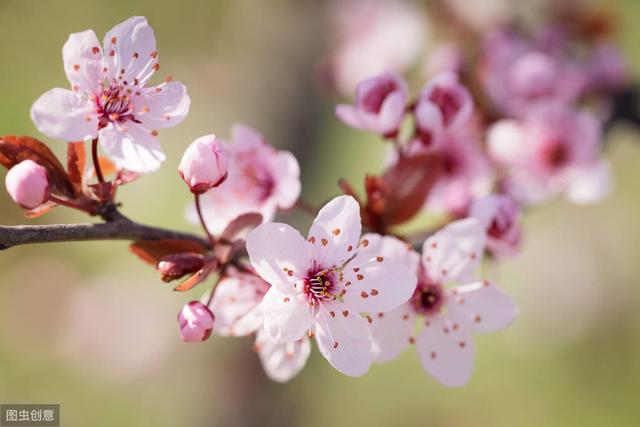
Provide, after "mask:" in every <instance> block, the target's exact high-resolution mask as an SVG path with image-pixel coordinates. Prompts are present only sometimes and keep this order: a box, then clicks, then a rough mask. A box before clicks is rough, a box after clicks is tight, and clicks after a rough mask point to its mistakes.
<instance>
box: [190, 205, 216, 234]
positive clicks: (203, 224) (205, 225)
mask: <svg viewBox="0 0 640 427" xmlns="http://www.w3.org/2000/svg"><path fill="white" fill-rule="evenodd" d="M194 195H195V198H196V212H198V218H199V219H200V224H201V225H202V228H203V229H204V232H205V233H206V234H207V237H208V238H209V241H210V242H211V246H215V241H216V240H215V239H214V238H213V235H212V234H211V232H210V231H209V229H208V228H207V223H206V222H205V221H204V217H203V216H202V208H201V207H200V195H199V194H194Z"/></svg>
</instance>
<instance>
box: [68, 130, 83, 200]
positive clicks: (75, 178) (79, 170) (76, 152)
mask: <svg viewBox="0 0 640 427" xmlns="http://www.w3.org/2000/svg"><path fill="white" fill-rule="evenodd" d="M86 160H87V153H86V150H85V147H84V142H82V141H81V142H70V143H69V144H68V145H67V174H68V176H69V181H70V182H71V184H72V185H73V188H74V189H75V191H76V194H78V193H80V192H82V181H83V178H84V171H85V166H86Z"/></svg>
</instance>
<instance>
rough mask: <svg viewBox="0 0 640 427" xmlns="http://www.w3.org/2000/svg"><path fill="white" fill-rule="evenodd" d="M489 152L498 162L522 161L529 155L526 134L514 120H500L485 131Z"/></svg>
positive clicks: (516, 162) (515, 162)
mask: <svg viewBox="0 0 640 427" xmlns="http://www.w3.org/2000/svg"><path fill="white" fill-rule="evenodd" d="M487 143H488V146H489V152H490V153H491V155H492V156H493V158H494V159H496V160H497V161H499V162H502V163H507V164H518V163H523V162H525V161H526V160H527V158H528V157H529V155H528V149H530V147H527V145H530V144H527V141H526V135H525V132H524V130H523V129H522V126H521V125H520V124H518V122H516V121H515V120H501V121H499V122H497V123H496V124H494V125H493V126H491V127H490V128H489V131H488V133H487Z"/></svg>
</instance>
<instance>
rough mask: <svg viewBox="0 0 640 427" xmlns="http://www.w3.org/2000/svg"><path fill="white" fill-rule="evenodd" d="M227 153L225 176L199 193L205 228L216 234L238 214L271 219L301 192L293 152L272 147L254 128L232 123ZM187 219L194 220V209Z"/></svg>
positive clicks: (298, 170) (291, 205)
mask: <svg viewBox="0 0 640 427" xmlns="http://www.w3.org/2000/svg"><path fill="white" fill-rule="evenodd" d="M224 148H225V151H226V153H227V167H228V176H227V179H226V180H225V181H224V182H223V183H222V184H221V185H220V186H218V187H216V188H214V189H212V190H209V191H208V192H206V193H204V194H203V195H201V196H200V203H201V205H202V213H203V216H204V220H205V222H206V224H207V228H208V229H209V230H210V231H211V232H212V233H214V234H218V233H220V232H222V231H223V230H224V228H225V227H226V226H227V224H229V222H231V221H232V220H234V219H235V218H237V217H238V216H239V215H242V214H245V213H250V212H256V213H259V214H261V215H262V217H263V220H264V221H265V222H266V221H271V220H272V219H273V217H274V215H275V213H276V210H277V209H278V208H280V209H289V208H291V207H293V205H294V204H295V202H296V200H298V196H299V195H300V189H301V185H300V166H299V165H298V161H297V160H296V159H295V157H294V156H293V154H291V153H290V152H288V151H278V150H276V149H274V148H273V147H272V146H271V145H269V143H268V142H267V141H266V140H265V138H264V137H263V136H262V135H261V134H259V133H258V132H256V131H255V130H254V129H252V128H250V127H248V126H243V125H235V126H233V128H232V129H231V141H230V142H229V143H225V144H224ZM187 214H188V216H189V219H190V220H191V221H192V222H194V223H197V221H198V220H197V216H196V213H195V209H193V208H192V209H190V210H189V211H188V213H187Z"/></svg>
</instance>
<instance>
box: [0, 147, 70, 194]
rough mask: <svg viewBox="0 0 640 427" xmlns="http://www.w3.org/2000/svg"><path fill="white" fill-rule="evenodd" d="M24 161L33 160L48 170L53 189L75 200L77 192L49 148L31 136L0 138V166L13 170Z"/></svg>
mask: <svg viewBox="0 0 640 427" xmlns="http://www.w3.org/2000/svg"><path fill="white" fill-rule="evenodd" d="M23 160H33V161H34V162H36V163H38V164H39V165H41V166H43V167H44V168H45V169H47V172H48V173H49V182H50V183H51V185H52V187H53V189H54V190H55V191H57V192H59V193H62V194H64V195H65V196H68V197H71V198H73V197H74V196H75V191H74V188H73V185H72V183H71V181H70V180H69V177H68V175H67V172H66V171H65V170H64V167H63V166H62V164H61V163H60V161H59V160H58V159H57V158H56V156H55V155H54V154H53V152H51V150H50V149H49V147H47V146H46V145H44V144H43V143H42V142H40V141H38V140H37V139H35V138H31V137H29V136H14V135H7V136H3V137H0V164H2V165H3V166H4V167H6V168H7V169H11V168H12V167H13V166H15V165H16V164H18V163H20V162H22V161H23Z"/></svg>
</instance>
